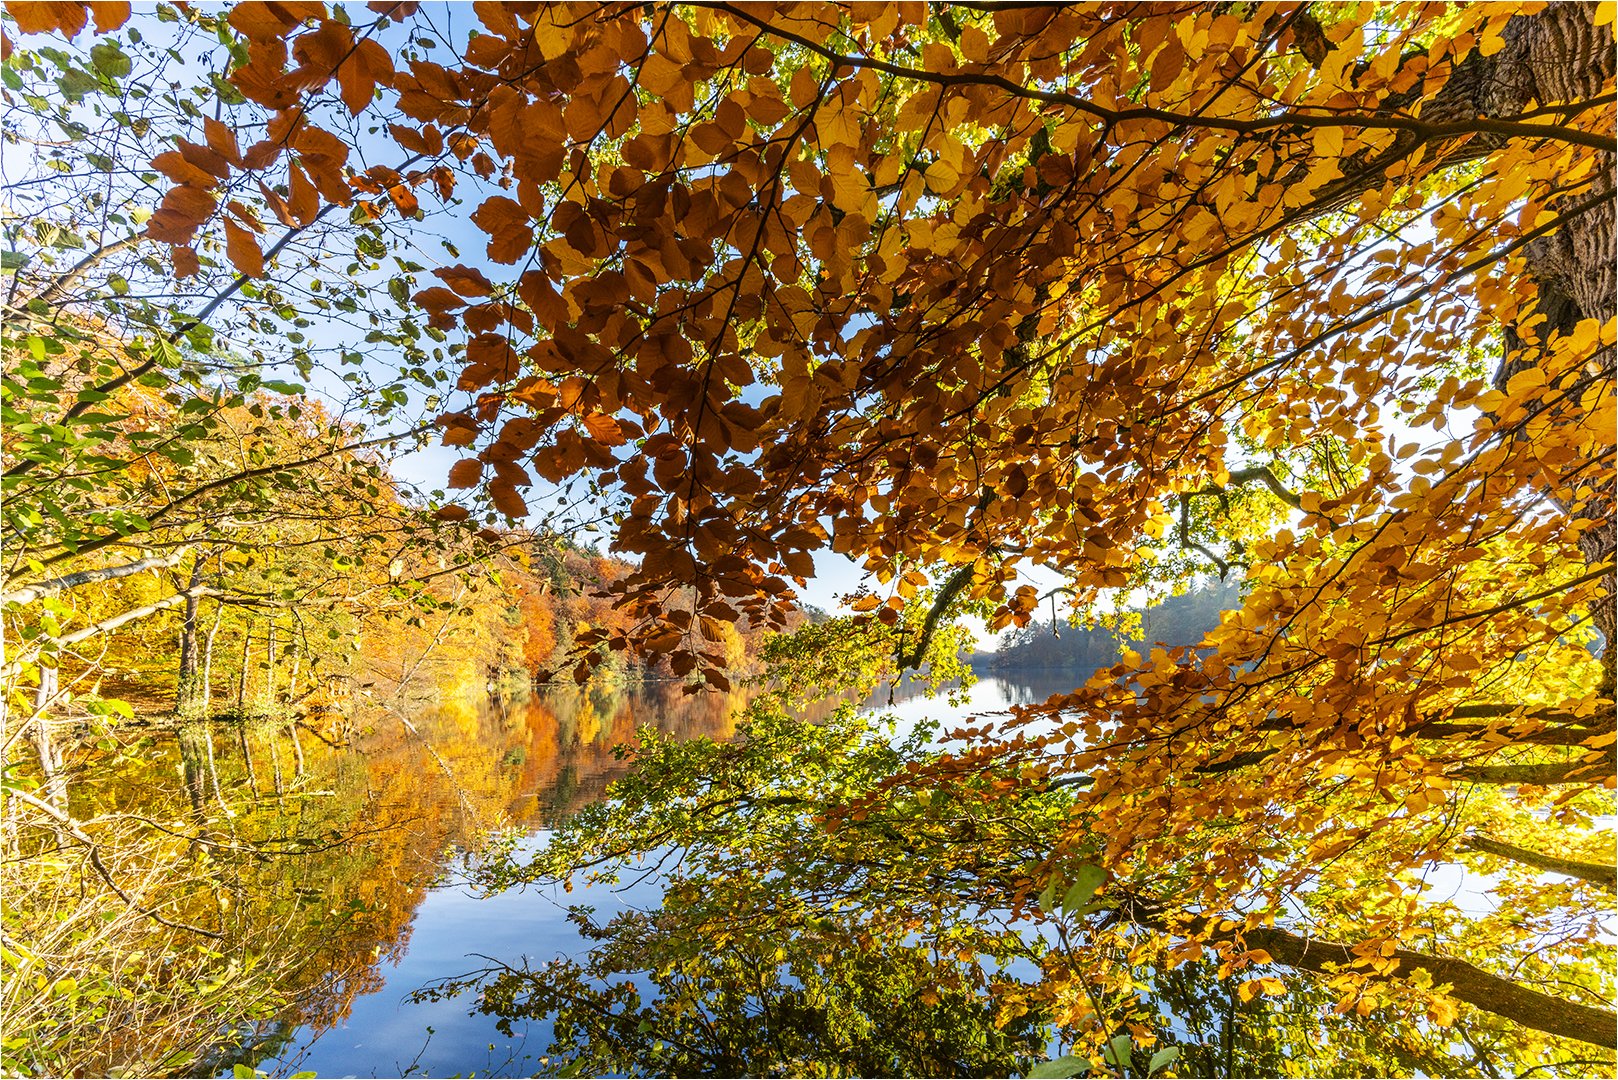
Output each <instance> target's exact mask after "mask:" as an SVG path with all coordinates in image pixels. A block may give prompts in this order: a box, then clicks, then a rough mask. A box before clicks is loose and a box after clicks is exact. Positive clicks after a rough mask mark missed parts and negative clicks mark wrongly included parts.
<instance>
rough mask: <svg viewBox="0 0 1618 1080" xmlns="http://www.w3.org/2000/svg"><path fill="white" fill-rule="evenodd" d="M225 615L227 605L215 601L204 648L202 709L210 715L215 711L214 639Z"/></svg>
mask: <svg viewBox="0 0 1618 1080" xmlns="http://www.w3.org/2000/svg"><path fill="white" fill-rule="evenodd" d="M224 617H225V605H224V604H220V603H215V604H214V612H213V625H212V626H210V627H208V642H207V644H206V645H205V646H204V647H203V650H202V711H203V712H204V713H206V714H209V715H212V712H213V641H214V637H215V635H217V634H218V633H219V624H220V623H221V622H222V621H223V620H224Z"/></svg>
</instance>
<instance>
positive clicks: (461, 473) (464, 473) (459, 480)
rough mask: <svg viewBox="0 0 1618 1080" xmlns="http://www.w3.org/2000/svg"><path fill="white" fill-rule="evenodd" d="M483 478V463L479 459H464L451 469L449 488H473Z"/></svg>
mask: <svg viewBox="0 0 1618 1080" xmlns="http://www.w3.org/2000/svg"><path fill="white" fill-rule="evenodd" d="M482 477H483V462H481V461H479V460H478V459H477V458H462V459H461V460H460V461H457V462H456V463H455V464H454V465H451V466H450V468H449V486H450V487H452V488H472V487H477V486H478V481H479V480H480V479H482Z"/></svg>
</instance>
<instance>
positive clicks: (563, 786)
mask: <svg viewBox="0 0 1618 1080" xmlns="http://www.w3.org/2000/svg"><path fill="white" fill-rule="evenodd" d="M743 703H744V702H743V699H742V697H741V696H740V695H739V694H715V693H699V694H692V695H686V694H683V693H681V688H680V687H679V686H678V685H649V686H641V687H635V688H633V689H632V690H629V689H622V688H616V689H615V688H607V687H599V686H592V687H590V688H587V689H583V690H580V689H575V688H571V687H569V688H566V689H561V690H554V691H544V692H540V693H535V694H533V695H525V696H521V697H496V698H490V699H488V700H486V701H484V702H481V703H470V702H449V703H445V704H442V705H438V706H434V707H431V708H425V709H412V710H407V712H400V711H396V710H394V709H392V708H382V707H379V708H376V709H373V710H371V711H370V712H368V713H367V714H365V715H364V716H363V717H361V718H360V719H359V720H357V721H356V722H355V723H354V724H353V725H351V727H352V730H350V731H348V732H346V733H339V732H338V731H335V730H332V729H329V728H327V727H324V726H322V724H320V723H318V722H315V721H314V720H313V719H309V720H305V721H303V722H301V723H300V724H294V723H291V722H289V721H285V720H275V721H258V722H249V723H248V724H246V725H234V724H207V723H201V722H192V723H187V724H184V725H182V726H180V727H179V728H177V729H172V730H169V729H163V730H158V729H141V728H126V729H123V730H122V731H119V732H117V733H116V737H115V739H114V740H113V741H112V742H107V741H103V742H102V743H101V745H99V746H96V745H92V744H85V745H81V746H79V747H77V748H76V749H74V750H72V751H71V752H70V754H69V756H68V758H67V761H66V765H67V770H66V775H67V778H68V790H69V795H70V798H71V808H72V813H73V815H74V817H76V818H77V819H79V820H81V821H87V822H93V823H95V824H96V828H97V829H98V834H97V835H98V837H99V838H102V839H103V842H104V844H106V845H116V850H115V851H114V848H113V847H112V846H108V847H107V851H108V853H109V854H108V858H109V859H111V858H112V857H113V854H117V855H118V856H119V857H120V859H121V862H122V866H121V868H120V873H121V874H125V875H127V874H128V873H129V872H130V871H129V870H128V869H127V867H129V866H135V865H139V866H145V867H156V866H158V865H162V866H163V867H164V868H165V873H166V874H167V876H168V880H171V881H172V882H173V883H172V884H167V883H165V884H163V885H162V886H161V890H160V892H156V893H154V894H153V895H154V898H153V899H151V900H149V901H148V902H150V903H152V905H153V906H154V909H156V910H160V911H161V912H162V913H163V914H164V916H165V917H166V918H167V919H169V920H170V921H171V922H187V923H191V924H194V925H196V926H198V927H200V928H202V929H205V930H208V931H211V932H214V933H217V934H219V935H220V937H219V938H218V939H216V940H215V941H212V942H209V941H206V940H205V939H202V938H199V937H196V936H195V935H188V934H186V933H185V932H183V931H175V930H173V929H171V928H167V927H163V926H160V925H156V924H151V923H150V922H149V921H148V922H146V923H142V922H141V921H140V920H138V919H135V920H132V921H133V922H134V923H135V924H136V925H137V926H139V931H138V932H139V933H140V934H141V935H142V937H141V939H140V940H139V941H130V940H128V939H127V938H126V939H123V940H122V941H121V942H120V944H119V950H120V956H121V957H126V956H127V954H131V953H133V954H135V955H136V956H137V957H138V956H140V955H143V954H150V955H151V956H153V957H154V958H157V959H154V961H153V963H158V964H167V965H169V966H170V967H172V964H173V961H172V960H169V961H163V960H161V959H160V958H161V957H162V956H164V955H169V956H172V955H174V953H175V950H176V949H180V950H182V951H184V950H187V949H190V948H192V947H193V946H194V945H195V944H196V943H198V942H201V943H203V944H206V945H207V946H208V948H207V950H204V951H203V952H200V953H199V956H202V957H203V959H201V960H199V961H198V963H199V965H200V966H199V967H198V969H197V971H196V972H195V976H196V980H197V981H196V982H195V983H193V984H192V985H193V988H195V987H196V986H200V985H202V984H203V983H205V982H207V983H209V984H210V985H211V982H217V983H219V984H221V986H220V994H219V999H218V1000H212V999H210V1004H209V1006H208V1007H207V1008H205V1009H201V1008H199V1009H196V1010H193V1011H192V1012H191V1013H187V1014H186V1015H185V1017H184V1018H174V1017H171V1018H170V1020H169V1021H168V1022H159V1021H158V1019H157V1018H156V1016H155V1015H154V1012H153V1009H152V1008H151V1007H150V1005H149V1004H148V1005H147V1006H142V1009H144V1011H141V1009H137V1007H136V1004H135V1002H138V1001H140V1000H141V995H142V993H144V992H146V991H147V990H148V989H149V988H152V987H158V988H161V987H162V986H163V985H165V984H166V980H167V978H168V976H166V975H164V974H163V969H162V968H158V967H153V968H151V969H150V970H147V969H146V968H144V967H141V966H140V964H139V962H138V960H137V961H129V960H128V959H119V960H118V961H117V962H116V963H114V962H112V961H111V960H110V959H109V960H107V962H105V963H103V958H101V957H99V956H97V955H95V954H93V953H91V952H87V951H86V946H85V945H84V944H83V941H82V936H81V937H80V938H79V939H77V944H75V945H74V946H73V948H69V947H68V946H67V945H65V944H63V943H61V942H57V941H56V939H55V938H53V937H52V935H51V932H50V925H49V921H50V914H49V913H50V912H51V911H52V910H55V906H54V905H53V903H52V896H53V895H54V893H55V892H61V891H63V890H66V891H69V892H71V891H74V890H76V889H80V888H84V887H86V882H88V883H89V885H90V886H92V887H93V886H94V885H95V884H96V881H95V879H94V876H93V875H91V874H89V873H88V872H87V871H85V870H84V868H83V867H82V866H81V867H79V868H78V873H76V874H75V873H72V872H63V871H61V870H57V871H52V872H51V873H49V874H45V873H43V872H42V873H41V875H40V881H38V882H37V883H36V882H33V881H31V880H30V882H29V897H30V901H31V902H30V903H29V904H26V905H25V904H22V903H18V902H16V901H11V902H8V910H7V923H6V935H7V941H8V947H9V946H10V945H11V944H12V943H14V942H15V943H21V944H22V945H24V946H25V947H28V948H30V949H31V950H32V952H36V953H38V956H39V962H40V963H44V964H50V965H51V966H52V967H53V968H65V969H67V970H69V971H76V972H77V973H78V976H79V978H78V982H79V984H81V985H82V986H83V987H84V990H85V992H88V990H89V989H90V983H91V979H92V976H93V975H94V977H99V978H102V979H103V980H104V982H105V983H106V986H105V988H104V989H105V990H106V993H105V995H103V996H104V998H105V1000H104V1001H102V999H101V998H97V999H96V1000H97V1001H98V1002H101V1003H100V1004H97V1005H96V1006H95V1008H96V1010H97V1011H96V1013H95V1014H94V1015H93V1016H92V1015H90V1014H88V1013H86V1012H85V1011H84V1008H83V1007H80V1009H79V1011H78V1013H77V1014H75V1015H80V1016H83V1017H84V1018H85V1020H87V1021H91V1020H93V1021H95V1022H85V1023H67V1022H65V1023H61V1024H58V1025H55V1026H54V1027H53V1028H52V1030H54V1031H55V1032H56V1033H57V1038H56V1039H55V1041H54V1042H52V1043H51V1044H50V1045H45V1044H44V1043H39V1044H37V1045H33V1046H29V1047H15V1048H11V1051H10V1052H11V1053H12V1054H13V1056H14V1057H15V1059H16V1064H17V1065H18V1066H19V1068H26V1069H27V1070H28V1071H31V1072H47V1073H51V1072H55V1073H56V1074H61V1072H63V1071H67V1070H68V1069H69V1068H71V1070H74V1071H79V1072H84V1073H89V1074H102V1075H105V1074H111V1073H113V1072H114V1071H116V1070H132V1071H134V1072H136V1073H140V1074H152V1075H157V1074H168V1073H175V1072H179V1073H182V1074H183V1073H186V1072H194V1071H202V1072H209V1071H212V1070H214V1069H216V1068H218V1067H220V1066H221V1065H224V1066H226V1067H228V1066H229V1065H230V1064H232V1063H234V1062H235V1061H246V1062H256V1061H258V1060H260V1059H261V1058H263V1057H264V1056H265V1055H266V1054H274V1053H275V1052H276V1051H277V1050H278V1049H279V1048H281V1047H282V1046H283V1045H284V1044H287V1043H288V1042H289V1041H298V1042H305V1043H306V1042H308V1041H309V1039H310V1037H311V1036H312V1035H313V1034H315V1033H318V1032H320V1031H323V1030H326V1029H329V1028H331V1027H333V1026H334V1025H338V1024H341V1023H342V1022H343V1021H344V1019H345V1018H346V1017H347V1016H348V1015H349V1013H350V1010H351V1008H352V1004H353V1002H354V1000H355V999H356V998H357V997H358V996H360V995H363V994H367V993H372V992H374V991H376V990H378V989H379V988H380V987H381V986H382V985H383V982H384V971H385V969H386V968H387V967H388V966H389V965H392V964H396V963H398V961H399V960H400V959H402V958H403V957H404V956H405V955H406V953H407V952H408V950H409V949H410V945H411V922H412V919H413V917H414V915H415V913H416V911H417V909H418V907H419V906H420V904H421V902H422V900H423V898H424V897H425V896H426V895H427V894H428V889H429V887H430V886H431V885H432V884H433V883H434V882H435V881H436V880H438V879H439V878H440V877H441V876H442V875H443V874H444V872H445V870H446V868H447V867H449V866H450V865H451V864H452V860H453V859H454V858H456V857H457V856H458V855H465V854H466V853H468V852H471V851H475V849H476V848H477V847H478V846H479V845H480V843H481V842H482V839H483V837H485V836H486V835H487V834H488V833H489V832H490V831H491V830H494V829H496V828H499V827H504V826H516V827H517V828H519V829H525V830H527V829H534V828H539V827H542V826H545V825H547V824H549V823H551V822H553V821H555V820H557V819H558V818H559V817H561V816H565V815H567V814H569V813H571V812H573V811H574V810H576V809H577V808H578V807H580V806H582V805H585V804H587V803H589V802H591V801H593V800H595V799H599V798H600V797H601V796H602V793H603V792H604V790H605V788H606V785H607V784H608V783H609V782H610V781H611V780H612V779H613V778H614V777H615V776H618V775H621V774H622V772H623V771H624V769H625V767H626V766H625V764H624V763H623V762H622V761H621V760H620V759H619V758H618V757H617V756H616V755H615V754H614V753H613V747H615V746H617V745H620V744H632V743H633V742H634V740H635V733H636V729H637V728H638V727H639V726H640V725H643V724H644V725H651V726H653V727H657V728H659V729H660V730H663V731H666V732H669V733H671V734H674V735H676V736H677V737H691V736H696V735H706V736H708V737H711V738H718V739H724V738H728V737H729V736H730V735H731V734H732V732H733V730H734V729H733V727H732V726H731V725H732V723H733V721H732V719H731V718H732V716H733V714H734V713H735V711H736V710H737V709H738V708H739V707H740V706H741V705H742V704H743ZM407 713H408V714H407ZM36 831H38V832H39V833H40V835H37V836H36V835H31V834H32V833H34V832H36ZM21 832H22V835H20V836H18V837H17V838H16V841H15V842H16V845H17V850H18V852H19V856H20V857H21V858H23V860H24V861H23V862H22V863H20V864H19V865H21V866H22V867H23V868H24V869H22V870H12V871H10V872H9V873H8V881H9V882H10V883H11V884H13V885H16V884H17V883H18V881H19V880H20V877H19V875H20V874H22V873H25V872H26V868H27V867H28V866H29V865H30V863H29V862H28V859H29V858H36V859H45V858H48V850H49V847H50V846H53V845H54V843H55V839H54V836H50V835H45V832H44V830H33V829H28V828H24V829H23V830H21ZM41 852H44V853H45V854H40V853H41ZM31 853H33V854H31ZM159 860H166V861H162V862H160V861H159ZM58 861H59V860H58ZM38 865H40V866H43V865H44V863H43V862H39V863H38ZM52 865H55V864H54V863H53V864H52ZM182 869H183V870H184V871H185V873H184V875H183V876H181V875H180V874H179V873H178V871H179V870H182ZM125 884H126V885H127V884H129V881H127V880H126V882H125ZM143 895H144V894H143ZM108 903H109V904H111V905H113V906H117V905H118V901H117V899H116V897H114V896H112V895H110V894H109V897H108ZM459 944H460V946H461V951H462V952H467V951H471V950H475V949H476V948H477V947H478V943H477V942H473V941H466V942H461V943H459ZM103 971H104V972H105V974H101V975H95V973H98V972H103ZM254 972H257V973H260V974H261V981H260V982H259V983H255V984H254V987H255V990H254V992H253V993H248V992H246V988H247V982H248V979H249V977H250V976H251V975H252V973H254ZM154 980H155V981H154ZM232 980H235V981H236V988H237V989H238V990H239V991H241V993H240V995H239V996H240V998H241V1002H240V1003H237V1002H235V1001H234V1000H233V998H232V997H231V995H230V993H229V989H230V984H231V982H232ZM210 981H211V982H210ZM126 992H127V993H126ZM185 992H186V991H184V990H182V989H179V988H176V987H174V986H169V988H168V989H166V990H163V989H159V990H158V991H157V992H156V993H154V995H152V996H159V995H160V996H162V997H164V998H166V999H168V1005H169V1011H170V1012H173V1011H174V1009H173V1007H172V1006H173V1003H174V1002H175V1001H176V1000H177V998H178V997H179V996H181V995H183V994H184V993H185ZM12 993H13V996H12V997H10V998H8V1001H7V1005H8V1007H17V1006H22V1007H32V1006H31V1004H30V1002H29V1001H28V1000H26V999H25V998H24V997H21V996H18V995H19V994H21V991H20V990H17V989H16V988H13V991H12ZM49 994H50V990H49V988H48V987H47V989H46V990H42V991H40V993H39V995H38V996H39V997H40V998H41V1002H39V1003H37V1004H39V1006H40V1007H41V1008H44V1007H45V1006H47V1005H49V1004H50V1002H49V1001H47V1000H44V999H45V998H47V997H48V996H49ZM125 998H128V999H131V1000H122V999H125ZM249 1001H250V1002H251V1004H250V1006H249ZM221 1055H223V1056H221Z"/></svg>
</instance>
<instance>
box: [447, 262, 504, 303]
mask: <svg viewBox="0 0 1618 1080" xmlns="http://www.w3.org/2000/svg"><path fill="white" fill-rule="evenodd" d="M433 275H434V276H435V277H437V278H438V280H440V281H442V282H443V283H444V284H445V285H448V286H449V287H450V288H452V289H454V290H455V291H456V292H457V293H459V294H461V295H462V296H466V297H476V296H493V295H494V283H493V282H492V281H490V280H489V279H488V278H487V277H485V276H484V274H483V271H481V270H478V269H475V268H474V267H470V266H441V267H439V268H438V269H437V270H434V271H433Z"/></svg>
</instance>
